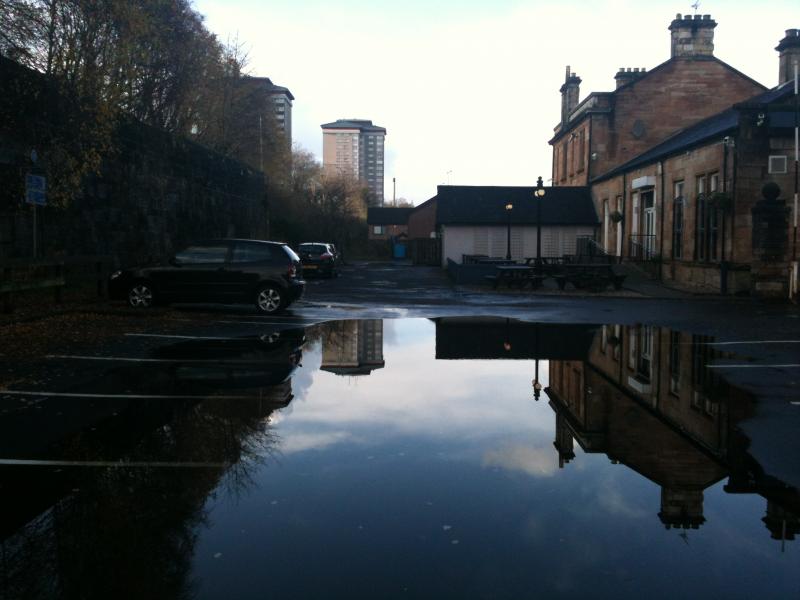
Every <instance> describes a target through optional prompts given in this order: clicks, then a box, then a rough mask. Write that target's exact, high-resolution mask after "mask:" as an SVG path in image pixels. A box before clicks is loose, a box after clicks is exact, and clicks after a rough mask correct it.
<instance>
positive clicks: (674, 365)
mask: <svg viewBox="0 0 800 600" xmlns="http://www.w3.org/2000/svg"><path fill="white" fill-rule="evenodd" d="M680 384H681V334H680V332H679V331H670V333H669V392H670V394H673V395H675V396H677V395H679V394H680V391H681V385H680Z"/></svg>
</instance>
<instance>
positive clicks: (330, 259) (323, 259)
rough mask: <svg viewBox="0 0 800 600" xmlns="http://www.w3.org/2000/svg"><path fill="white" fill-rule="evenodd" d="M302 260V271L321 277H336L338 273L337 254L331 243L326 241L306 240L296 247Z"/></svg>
mask: <svg viewBox="0 0 800 600" xmlns="http://www.w3.org/2000/svg"><path fill="white" fill-rule="evenodd" d="M297 253H298V254H299V255H300V260H301V261H302V262H303V272H304V273H306V274H307V275H310V274H312V273H313V274H317V275H320V276H323V277H336V276H337V275H338V274H339V255H338V253H337V252H336V248H335V246H334V245H333V244H329V243H326V242H307V243H304V244H300V245H299V246H298V247H297Z"/></svg>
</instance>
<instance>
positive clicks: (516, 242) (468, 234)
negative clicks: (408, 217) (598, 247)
mask: <svg viewBox="0 0 800 600" xmlns="http://www.w3.org/2000/svg"><path fill="white" fill-rule="evenodd" d="M593 234H594V227H588V226H582V227H575V226H559V227H553V226H543V227H542V256H563V255H564V254H574V253H575V243H576V242H575V240H576V238H577V237H578V236H579V235H593ZM507 235H508V230H507V228H506V227H503V226H461V225H443V226H442V266H447V259H448V258H449V259H450V260H452V261H454V262H456V263H458V264H461V257H462V255H464V254H487V255H489V256H492V257H496V258H505V256H506V249H507V241H506V240H507V239H508V237H507ZM534 256H536V226H530V225H516V226H512V227H511V258H513V259H515V260H521V259H523V258H531V257H534Z"/></svg>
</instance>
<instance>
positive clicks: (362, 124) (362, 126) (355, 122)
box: [321, 119, 386, 133]
mask: <svg viewBox="0 0 800 600" xmlns="http://www.w3.org/2000/svg"><path fill="white" fill-rule="evenodd" d="M321 127H322V128H323V129H358V130H360V131H368V132H373V133H375V132H377V133H386V128H385V127H380V126H378V125H373V124H372V121H370V120H367V119H338V120H336V121H334V122H333V123H324V124H323V125H321Z"/></svg>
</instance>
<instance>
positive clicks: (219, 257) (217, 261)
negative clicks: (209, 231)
mask: <svg viewBox="0 0 800 600" xmlns="http://www.w3.org/2000/svg"><path fill="white" fill-rule="evenodd" d="M227 258H228V244H227V243H225V242H219V243H212V244H208V245H205V244H198V245H196V246H189V247H188V248H186V249H185V250H182V251H181V252H178V254H176V255H175V260H174V263H173V265H174V266H173V268H172V269H169V271H168V272H167V271H164V272H163V280H162V281H161V282H160V284H159V283H158V282H157V286H156V287H157V290H163V291H162V293H163V294H164V296H166V297H168V298H169V299H171V300H176V301H185V302H220V301H222V300H224V298H225V295H224V293H223V289H224V286H225V276H226V272H225V261H226V260H227Z"/></svg>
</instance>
